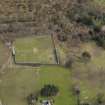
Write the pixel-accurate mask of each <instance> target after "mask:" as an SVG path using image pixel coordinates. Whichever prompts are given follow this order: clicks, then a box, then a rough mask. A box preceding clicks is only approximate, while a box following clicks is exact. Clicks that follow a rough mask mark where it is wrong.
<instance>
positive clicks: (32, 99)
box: [27, 94, 38, 105]
mask: <svg viewBox="0 0 105 105" xmlns="http://www.w3.org/2000/svg"><path fill="white" fill-rule="evenodd" d="M37 101H38V96H36V95H34V94H30V95H29V96H28V97H27V102H28V105H35V103H36V102H37Z"/></svg>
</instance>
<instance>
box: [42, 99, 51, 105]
mask: <svg viewBox="0 0 105 105" xmlns="http://www.w3.org/2000/svg"><path fill="white" fill-rule="evenodd" d="M42 105H51V102H50V101H49V100H43V101H42Z"/></svg>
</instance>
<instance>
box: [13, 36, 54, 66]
mask: <svg viewBox="0 0 105 105" xmlns="http://www.w3.org/2000/svg"><path fill="white" fill-rule="evenodd" d="M14 46H15V49H16V61H17V62H28V63H29V62H31V63H43V64H46V63H48V64H55V63H56V61H55V58H54V52H53V44H52V40H51V36H50V35H49V36H47V35H46V36H33V37H26V38H21V39H20V38H19V39H16V41H15V43H14Z"/></svg>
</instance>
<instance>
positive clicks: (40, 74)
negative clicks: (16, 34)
mask: <svg viewBox="0 0 105 105" xmlns="http://www.w3.org/2000/svg"><path fill="white" fill-rule="evenodd" d="M26 39H27V38H26ZM17 40H18V39H17ZM28 40H30V38H29V39H28ZM19 41H20V39H19ZM31 41H32V39H31ZM35 42H38V41H35ZM35 42H34V40H33V41H32V43H31V44H33V43H35ZM23 43H24V41H23ZM20 44H21V45H22V41H20ZM18 46H19V43H18ZM33 46H34V45H33ZM33 46H32V47H31V49H33ZM35 46H36V44H35ZM39 46H40V45H39ZM44 46H45V45H44ZM46 46H48V44H46ZM25 47H26V48H27V46H24V45H23V46H20V47H19V49H22V48H24V49H25ZM60 47H61V48H62V50H66V49H65V48H64V47H62V45H61V46H60ZM34 48H35V49H34V52H37V51H38V50H36V47H34ZM22 50H23V49H22ZM71 50H72V51H71V54H70V55H71V56H72V55H75V56H73V57H74V58H75V62H74V63H73V67H72V68H71V69H66V68H64V67H58V66H41V67H37V68H35V67H27V66H17V65H14V66H13V67H7V68H6V69H7V72H5V73H4V74H2V75H1V76H0V100H1V101H2V102H3V103H4V104H8V105H27V102H26V97H27V96H28V95H29V94H30V93H34V92H36V91H39V90H40V89H41V87H43V86H44V84H49V83H50V84H54V85H56V86H58V87H59V89H60V92H59V94H58V96H56V97H55V98H54V100H55V104H54V105H68V103H69V105H75V104H76V97H75V96H74V95H73V93H72V87H73V86H76V85H78V86H79V87H80V90H81V96H80V98H81V100H82V101H84V100H85V101H86V100H91V101H93V99H96V95H97V94H98V93H100V92H101V93H103V94H105V91H104V89H105V84H104V81H105V50H104V49H102V48H101V47H98V46H97V45H96V44H95V43H94V42H87V43H82V44H80V46H79V47H78V48H73V47H71ZM59 51H60V50H59ZM84 51H88V52H89V53H90V54H91V60H90V61H88V62H83V61H82V59H81V54H82V52H84ZM1 54H3V53H2V52H1ZM1 54H0V55H1ZM42 57H43V56H42ZM25 59H27V56H26V58H25Z"/></svg>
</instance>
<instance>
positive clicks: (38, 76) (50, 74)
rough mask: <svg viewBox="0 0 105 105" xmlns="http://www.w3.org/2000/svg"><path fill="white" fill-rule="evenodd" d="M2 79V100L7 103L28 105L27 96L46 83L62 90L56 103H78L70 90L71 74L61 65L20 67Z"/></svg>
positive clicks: (56, 104) (0, 87)
mask: <svg viewBox="0 0 105 105" xmlns="http://www.w3.org/2000/svg"><path fill="white" fill-rule="evenodd" d="M0 81H1V82H0V100H2V103H3V104H6V105H27V103H26V98H25V97H27V96H28V95H29V94H30V93H33V92H36V91H38V90H39V89H40V88H41V87H43V86H44V84H54V85H56V86H58V87H59V90H60V92H59V94H58V96H56V97H55V98H54V100H55V104H54V105H76V100H75V97H74V96H73V95H72V92H71V91H70V89H71V84H72V81H71V74H70V72H69V70H67V69H64V68H61V67H41V68H28V67H18V68H15V70H14V69H11V70H9V72H8V73H7V74H5V76H2V77H0Z"/></svg>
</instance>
